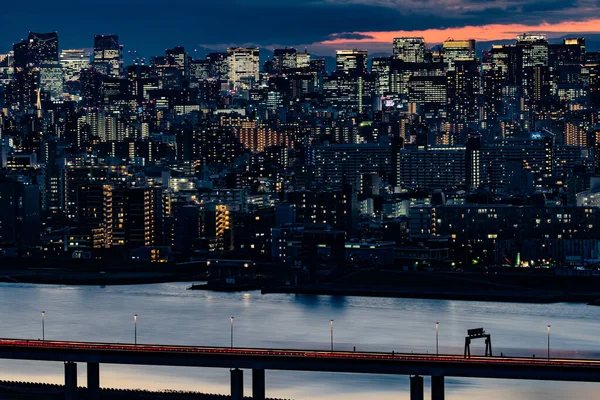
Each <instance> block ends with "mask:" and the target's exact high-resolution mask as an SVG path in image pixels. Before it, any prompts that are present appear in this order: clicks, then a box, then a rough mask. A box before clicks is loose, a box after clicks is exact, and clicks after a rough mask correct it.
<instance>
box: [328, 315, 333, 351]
mask: <svg viewBox="0 0 600 400" xmlns="http://www.w3.org/2000/svg"><path fill="white" fill-rule="evenodd" d="M329 335H330V336H331V351H333V320H332V319H330V320H329Z"/></svg>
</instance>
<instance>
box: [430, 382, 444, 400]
mask: <svg viewBox="0 0 600 400" xmlns="http://www.w3.org/2000/svg"><path fill="white" fill-rule="evenodd" d="M444 396H445V393H444V377H443V376H432V377H431V400H444Z"/></svg>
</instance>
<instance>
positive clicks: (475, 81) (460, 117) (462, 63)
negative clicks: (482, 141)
mask: <svg viewBox="0 0 600 400" xmlns="http://www.w3.org/2000/svg"><path fill="white" fill-rule="evenodd" d="M447 77H448V119H449V120H450V121H451V122H452V123H453V124H456V129H455V133H456V134H458V137H457V138H456V139H457V141H456V142H455V143H462V144H465V143H466V134H467V133H468V130H469V126H470V125H472V124H476V123H478V122H479V116H480V115H479V93H480V90H481V75H480V73H479V64H478V62H477V60H476V59H471V60H456V62H455V69H454V71H448V73H447Z"/></svg>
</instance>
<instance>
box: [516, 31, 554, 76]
mask: <svg viewBox="0 0 600 400" xmlns="http://www.w3.org/2000/svg"><path fill="white" fill-rule="evenodd" d="M517 48H518V49H519V50H520V52H521V53H520V56H521V58H522V63H521V66H522V68H527V67H535V66H542V67H544V66H548V39H547V38H546V35H545V34H530V33H524V34H522V35H518V36H517Z"/></svg>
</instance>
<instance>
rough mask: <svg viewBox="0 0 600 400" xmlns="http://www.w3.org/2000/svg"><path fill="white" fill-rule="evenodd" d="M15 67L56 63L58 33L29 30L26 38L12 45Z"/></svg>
mask: <svg viewBox="0 0 600 400" xmlns="http://www.w3.org/2000/svg"><path fill="white" fill-rule="evenodd" d="M13 49H14V52H15V61H14V66H15V68H25V67H41V66H43V65H56V64H58V34H57V33H56V32H52V33H34V32H29V35H28V37H27V39H26V40H23V41H21V42H19V43H15V45H14V48H13Z"/></svg>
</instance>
